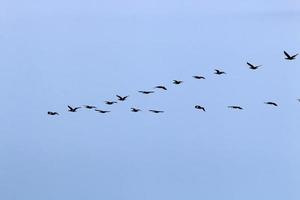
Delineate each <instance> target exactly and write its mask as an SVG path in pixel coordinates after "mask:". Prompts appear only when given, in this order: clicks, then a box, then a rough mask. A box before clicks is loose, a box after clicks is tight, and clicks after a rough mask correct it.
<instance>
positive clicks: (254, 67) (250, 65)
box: [247, 62, 262, 70]
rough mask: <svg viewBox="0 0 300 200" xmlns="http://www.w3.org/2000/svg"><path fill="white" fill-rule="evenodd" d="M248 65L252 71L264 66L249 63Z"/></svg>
mask: <svg viewBox="0 0 300 200" xmlns="http://www.w3.org/2000/svg"><path fill="white" fill-rule="evenodd" d="M247 65H249V68H250V69H253V70H255V69H258V68H259V67H261V66H262V65H253V64H251V63H249V62H247Z"/></svg>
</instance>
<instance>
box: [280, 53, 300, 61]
mask: <svg viewBox="0 0 300 200" xmlns="http://www.w3.org/2000/svg"><path fill="white" fill-rule="evenodd" d="M283 53H284V55H285V56H286V57H285V58H284V59H286V60H294V59H296V56H298V53H297V54H294V55H292V56H291V55H290V54H288V53H287V52H286V51H283Z"/></svg>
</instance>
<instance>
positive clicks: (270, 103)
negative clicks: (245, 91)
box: [265, 101, 278, 106]
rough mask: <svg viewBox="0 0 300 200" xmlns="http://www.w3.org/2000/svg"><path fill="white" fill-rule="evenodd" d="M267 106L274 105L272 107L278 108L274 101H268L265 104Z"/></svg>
mask: <svg viewBox="0 0 300 200" xmlns="http://www.w3.org/2000/svg"><path fill="white" fill-rule="evenodd" d="M265 104H268V105H272V106H278V104H277V103H274V102H272V101H267V102H265Z"/></svg>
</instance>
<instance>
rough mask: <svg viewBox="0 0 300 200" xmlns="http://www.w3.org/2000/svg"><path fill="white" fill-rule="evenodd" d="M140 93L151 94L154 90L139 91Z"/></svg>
mask: <svg viewBox="0 0 300 200" xmlns="http://www.w3.org/2000/svg"><path fill="white" fill-rule="evenodd" d="M139 93H142V94H151V93H154V91H139Z"/></svg>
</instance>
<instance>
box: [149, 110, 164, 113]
mask: <svg viewBox="0 0 300 200" xmlns="http://www.w3.org/2000/svg"><path fill="white" fill-rule="evenodd" d="M149 111H150V112H153V113H163V112H164V111H162V110H149Z"/></svg>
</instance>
